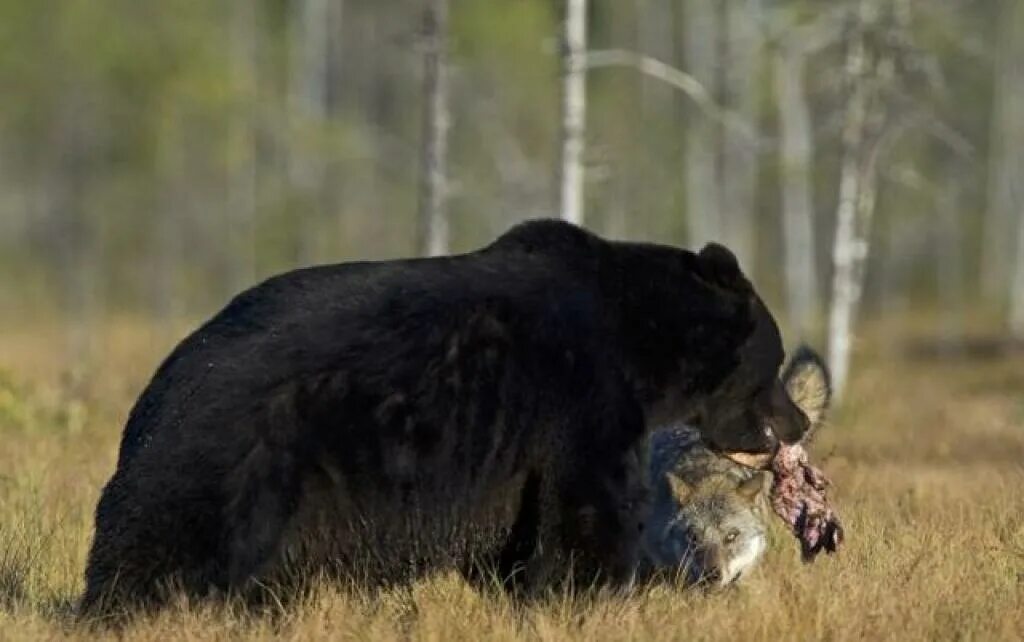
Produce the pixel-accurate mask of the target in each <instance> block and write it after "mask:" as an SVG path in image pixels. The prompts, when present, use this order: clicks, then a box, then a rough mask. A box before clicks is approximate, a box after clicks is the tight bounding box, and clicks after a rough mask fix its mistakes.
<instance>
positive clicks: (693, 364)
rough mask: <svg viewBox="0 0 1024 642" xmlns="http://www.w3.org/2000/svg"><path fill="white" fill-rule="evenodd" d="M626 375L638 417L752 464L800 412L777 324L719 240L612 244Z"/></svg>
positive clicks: (797, 427)
mask: <svg viewBox="0 0 1024 642" xmlns="http://www.w3.org/2000/svg"><path fill="white" fill-rule="evenodd" d="M619 247H620V251H621V254H622V256H623V259H622V264H623V265H624V266H625V267H623V268H622V272H623V274H624V275H627V276H626V278H625V279H624V281H625V282H627V283H628V285H627V286H626V287H624V289H623V299H624V301H623V306H622V309H623V310H624V311H625V312H624V316H623V320H622V326H621V327H622V329H623V336H624V342H625V351H626V353H627V355H628V356H627V358H626V361H627V362H628V368H629V373H628V376H629V378H630V380H631V381H632V382H633V385H634V388H635V390H636V391H637V396H638V398H639V399H640V400H641V402H642V404H643V405H644V408H645V413H646V414H647V424H648V425H649V426H650V425H663V424H668V423H673V422H676V421H684V422H687V423H690V424H691V425H696V426H698V427H699V429H700V431H701V437H702V439H703V440H704V442H705V443H706V444H707V446H708V447H709V448H711V449H712V450H715V451H716V452H719V453H722V454H725V455H727V456H730V457H732V458H733V459H735V460H736V461H738V462H740V463H743V464H745V465H751V466H755V467H762V466H765V465H767V463H768V461H769V460H770V458H771V455H772V454H774V452H775V451H776V450H777V448H778V446H779V444H780V443H781V442H785V443H793V442H797V441H799V440H800V439H801V438H802V437H803V435H804V433H805V432H806V431H807V430H808V427H809V425H810V424H809V422H808V419H807V417H806V416H805V415H804V414H803V413H802V412H800V409H799V408H797V406H796V404H794V403H793V401H792V399H791V398H790V396H789V395H788V394H787V393H786V389H785V387H784V386H783V383H782V381H781V380H780V379H779V370H780V368H781V367H782V362H783V359H784V357H785V351H784V350H783V346H782V337H781V334H780V332H779V328H778V325H777V324H776V323H775V319H774V318H773V317H772V315H771V313H770V312H769V311H768V308H767V307H766V306H765V304H764V302H763V301H762V300H761V298H760V297H759V296H758V295H757V293H756V292H755V291H754V288H753V286H752V285H751V284H750V282H749V281H748V280H747V278H746V277H745V276H744V275H743V272H742V271H741V270H740V267H739V265H738V263H737V261H736V258H735V256H733V254H732V252H730V251H729V250H728V249H726V248H724V247H722V246H721V245H717V244H714V243H712V244H709V245H707V246H706V247H705V248H704V249H703V250H701V251H700V252H699V253H696V254H694V253H692V252H686V251H682V250H675V249H670V248H665V247H664V246H651V245H634V244H622V245H620V246H619Z"/></svg>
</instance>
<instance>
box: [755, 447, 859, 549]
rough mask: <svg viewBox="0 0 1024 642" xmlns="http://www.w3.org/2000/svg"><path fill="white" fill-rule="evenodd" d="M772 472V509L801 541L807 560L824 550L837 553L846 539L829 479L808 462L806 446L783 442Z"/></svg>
mask: <svg viewBox="0 0 1024 642" xmlns="http://www.w3.org/2000/svg"><path fill="white" fill-rule="evenodd" d="M772 472H773V473H774V481H773V482H772V490H771V503H772V508H773V509H774V510H775V513H776V514H777V515H778V516H779V517H781V518H782V520H783V521H784V522H786V524H787V525H788V526H789V527H790V529H791V530H792V532H793V534H794V535H795V536H796V537H797V539H799V540H800V547H801V551H802V553H803V559H804V561H807V562H810V561H812V560H813V559H814V558H815V557H816V556H817V555H818V554H819V553H821V552H822V551H825V552H827V553H835V552H836V551H837V550H838V549H839V546H840V545H841V544H842V542H843V527H842V524H841V523H840V522H839V517H838V516H837V515H836V514H835V511H834V510H833V509H832V507H831V506H830V505H829V502H828V497H827V489H828V486H829V480H828V478H827V477H825V474H824V473H823V472H822V471H821V470H820V469H818V468H816V467H815V466H812V465H811V464H810V463H809V462H808V459H807V451H806V450H805V449H804V447H803V446H802V445H801V444H782V445H780V446H779V449H778V451H777V452H776V453H775V457H774V459H773V460H772Z"/></svg>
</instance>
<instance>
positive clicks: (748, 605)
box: [0, 321, 1024, 641]
mask: <svg viewBox="0 0 1024 642" xmlns="http://www.w3.org/2000/svg"><path fill="white" fill-rule="evenodd" d="M109 328H110V329H109V331H106V332H104V333H103V335H102V337H99V338H98V340H99V341H100V343H101V345H102V347H103V349H104V354H105V355H106V358H105V359H104V362H103V364H102V365H100V366H97V368H96V369H95V370H94V371H91V372H90V373H88V376H86V377H84V378H83V379H82V383H81V384H80V385H79V386H77V387H71V386H70V385H69V383H70V382H69V380H68V379H66V378H62V377H61V376H60V373H62V372H63V353H62V351H61V350H59V349H57V348H55V347H54V346H55V345H56V343H55V341H54V334H52V330H48V329H47V328H45V327H39V326H36V327H32V328H26V327H22V328H7V329H5V332H4V333H3V336H2V338H0V356H2V365H3V374H2V376H0V439H2V442H3V444H4V447H3V448H2V449H0V471H3V472H2V476H0V639H18V640H24V639H65V638H67V639H84V638H86V637H87V636H88V635H89V634H87V632H85V631H83V630H80V629H76V628H75V627H73V626H72V624H71V619H70V613H71V609H72V606H73V602H74V599H75V598H76V597H77V595H78V594H79V592H80V591H81V588H82V570H83V567H84V563H85V554H86V551H87V547H88V544H89V541H90V537H91V527H92V515H91V512H92V509H93V507H94V505H95V501H96V498H97V496H98V493H99V489H100V487H101V485H102V483H103V482H105V481H106V478H107V477H108V476H109V474H110V472H111V471H112V469H113V465H114V458H115V455H116V447H117V441H118V438H119V432H120V426H121V425H122V422H123V420H124V416H125V414H126V413H127V410H128V407H129V406H130V403H131V402H132V401H133V399H134V395H135V394H136V393H137V391H138V389H139V387H140V386H141V384H142V383H143V382H144V380H145V378H146V377H148V376H149V374H150V371H151V370H152V368H153V367H154V366H155V364H156V361H157V359H159V357H160V356H162V354H163V353H164V352H165V350H166V349H167V348H168V347H169V345H170V341H171V337H170V336H169V334H168V333H166V332H164V331H161V330H158V329H155V328H154V327H153V326H151V325H148V324H140V323H138V322H130V321H121V322H117V323H112V324H110V325H109ZM890 330H891V329H886V330H885V331H883V330H881V329H873V331H872V332H871V336H872V337H873V338H872V339H871V340H869V341H866V342H865V343H864V344H863V345H862V347H861V350H860V352H858V354H857V357H858V359H859V362H860V363H861V364H862V366H861V367H860V368H858V369H857V371H856V372H855V375H854V377H853V379H852V381H851V387H850V390H849V395H848V398H847V402H846V404H845V406H844V407H843V409H842V410H841V411H840V412H839V413H838V414H836V415H835V416H834V417H833V419H832V421H831V423H830V425H828V426H826V428H825V429H824V430H823V431H822V433H821V435H820V437H819V440H818V441H817V442H816V443H815V445H814V446H813V448H814V453H815V456H816V458H817V459H818V460H819V461H820V462H821V463H822V465H823V466H824V467H825V468H826V470H828V471H829V473H830V474H831V475H832V476H833V479H834V481H835V483H836V491H835V493H836V495H835V497H836V502H837V505H838V508H839V510H840V511H841V514H842V516H843V518H844V521H845V523H846V525H847V529H848V544H847V546H846V548H845V549H844V550H843V551H842V552H841V554H840V555H839V556H837V557H831V558H822V559H819V560H818V561H817V562H816V563H814V564H813V565H809V566H808V565H803V564H802V563H801V562H800V561H799V552H798V548H797V545H796V543H795V541H794V540H793V539H792V538H791V537H790V536H789V535H787V534H786V533H785V532H783V531H782V530H781V529H780V528H778V526H777V525H775V527H774V528H773V530H772V547H771V550H770V553H769V555H768V557H767V560H766V562H765V563H764V564H763V565H762V566H761V567H760V568H759V570H757V571H756V572H755V573H754V574H753V575H752V576H751V577H750V578H749V581H748V582H747V583H746V584H745V585H744V586H742V587H740V588H738V589H737V590H730V591H726V592H724V593H722V594H715V595H709V596H704V595H700V594H690V593H683V592H680V591H678V590H676V589H673V588H669V587H658V588H654V589H652V590H649V591H647V592H644V593H642V594H641V595H639V596H637V597H635V598H632V599H626V600H623V599H604V598H600V599H597V600H596V601H584V600H581V599H573V598H571V597H561V598H558V599H555V600H553V601H551V602H550V603H546V604H541V605H537V606H534V607H531V608H529V609H528V610H526V611H525V612H517V611H516V610H515V609H514V608H513V607H512V606H511V605H510V604H508V603H506V602H504V601H503V600H502V599H499V598H495V597H486V596H481V595H479V594H477V593H475V592H474V591H473V590H472V589H470V588H469V587H468V586H466V585H464V584H463V583H462V581H461V580H460V579H458V578H457V577H454V576H442V577H436V578H432V579H429V580H426V581H423V582H421V583H420V584H417V585H416V586H415V587H414V588H413V590H412V591H411V592H410V593H405V592H400V591H399V592H394V593H386V594H383V595H367V594H353V593H349V592H346V591H344V590H340V589H339V588H337V587H331V586H325V587H321V588H320V590H317V591H315V592H313V593H311V594H309V595H307V596H304V597H303V599H301V600H300V601H299V604H297V605H295V606H292V607H289V608H287V609H284V610H280V611H278V610H276V609H274V608H271V609H270V611H271V613H270V615H268V616H262V617H252V616H249V615H245V614H243V613H241V612H240V611H238V610H232V609H221V608H210V607H208V606H203V605H188V604H180V605H177V606H176V607H175V608H172V609H170V610H168V611H167V612H165V613H162V614H161V615H160V616H158V617H156V618H154V619H143V620H141V621H139V622H137V623H136V624H134V625H132V627H131V629H130V630H129V631H128V633H129V634H130V637H131V638H132V639H141V640H147V639H151V640H166V639H172V638H174V639H192V640H224V639H268V640H269V639H294V640H318V639H323V640H327V639H351V640H368V639H373V640H390V639H394V640H398V639H403V640H409V639H412V640H467V641H468V640H480V639H485V640H581V641H582V640H598V641H600V640H615V639H644V640H734V639H812V638H822V639H900V640H907V639H922V640H923V639H929V640H934V639H1007V640H1010V639H1020V638H1021V636H1024V620H1022V619H1021V618H1020V613H1021V612H1022V611H1024V494H1022V493H1021V492H1020V491H1021V488H1024V430H1022V427H1024V394H1022V391H1024V367H1022V366H1024V358H1022V356H1021V355H1019V354H1018V355H1017V356H1013V355H1006V356H1002V357H995V358H989V359H985V360H980V361H974V360H970V359H967V360H965V359H956V360H953V361H938V362H935V361H923V362H922V361H919V360H918V359H915V358H910V357H907V356H905V355H903V352H902V351H901V350H899V349H898V347H897V346H898V344H893V340H892V338H893V337H898V336H900V334H898V333H895V332H892V331H890ZM874 337H886V338H888V339H877V338H874ZM15 365H17V366H18V370H17V373H15V371H14V370H13V369H12V368H13V366H15ZM109 635H113V634H109Z"/></svg>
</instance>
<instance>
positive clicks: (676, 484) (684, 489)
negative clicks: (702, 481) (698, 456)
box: [665, 473, 693, 503]
mask: <svg viewBox="0 0 1024 642" xmlns="http://www.w3.org/2000/svg"><path fill="white" fill-rule="evenodd" d="M665 479H666V480H667V481H668V487H669V489H670V490H671V491H672V497H673V498H674V499H675V500H676V501H677V502H680V503H682V502H685V501H686V500H687V499H689V497H690V495H691V494H692V493H693V487H692V486H690V485H689V484H687V483H686V482H685V481H684V480H683V478H682V477H680V476H679V475H677V474H675V473H665Z"/></svg>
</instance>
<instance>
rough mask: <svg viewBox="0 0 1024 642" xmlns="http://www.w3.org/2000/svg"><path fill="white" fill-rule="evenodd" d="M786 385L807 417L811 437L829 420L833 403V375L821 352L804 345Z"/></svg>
mask: <svg viewBox="0 0 1024 642" xmlns="http://www.w3.org/2000/svg"><path fill="white" fill-rule="evenodd" d="M782 385H783V386H785V388H786V393H787V394H788V395H789V397H790V399H792V400H793V403H795V404H796V406H797V407H798V408H799V409H800V410H801V411H802V412H803V413H804V414H805V415H807V419H808V421H810V424H811V427H810V429H809V430H808V436H810V434H812V433H813V432H814V431H815V430H816V429H817V428H818V427H819V426H820V425H821V424H822V422H824V421H825V415H826V413H827V412H828V409H829V406H830V405H831V403H832V375H831V373H830V372H829V369H828V366H826V365H825V361H824V360H823V359H822V358H821V357H820V356H819V355H818V353H817V352H815V351H814V350H812V349H811V348H809V347H807V346H800V347H799V348H797V350H796V352H795V353H794V354H793V357H792V358H791V359H790V360H789V364H788V365H787V366H786V369H785V371H784V372H783V374H782Z"/></svg>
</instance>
